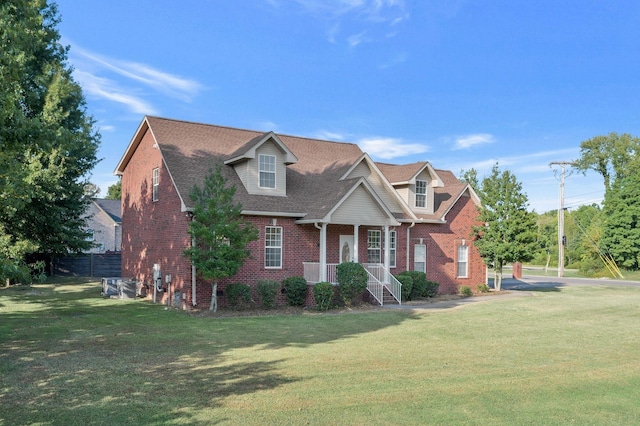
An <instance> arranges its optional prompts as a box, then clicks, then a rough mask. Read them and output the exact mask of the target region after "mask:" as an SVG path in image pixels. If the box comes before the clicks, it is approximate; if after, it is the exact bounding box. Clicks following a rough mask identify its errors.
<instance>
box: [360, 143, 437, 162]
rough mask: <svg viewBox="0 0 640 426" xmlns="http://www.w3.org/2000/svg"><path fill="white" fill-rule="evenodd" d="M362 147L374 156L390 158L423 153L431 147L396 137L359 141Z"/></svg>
mask: <svg viewBox="0 0 640 426" xmlns="http://www.w3.org/2000/svg"><path fill="white" fill-rule="evenodd" d="M358 145H359V146H360V148H361V149H362V150H363V151H364V152H366V153H368V154H369V155H371V156H373V157H378V158H381V159H384V160H390V159H393V158H398V157H406V156H409V155H413V154H423V153H425V152H428V151H429V147H428V146H426V145H422V144H409V143H403V142H402V140H400V139H396V138H368V139H361V140H360V141H359V142H358Z"/></svg>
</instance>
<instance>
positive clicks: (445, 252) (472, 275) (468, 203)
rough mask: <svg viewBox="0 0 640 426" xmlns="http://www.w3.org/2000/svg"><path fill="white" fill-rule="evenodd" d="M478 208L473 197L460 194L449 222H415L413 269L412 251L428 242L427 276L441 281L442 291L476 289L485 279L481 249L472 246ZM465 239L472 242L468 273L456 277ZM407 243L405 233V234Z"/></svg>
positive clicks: (447, 218)
mask: <svg viewBox="0 0 640 426" xmlns="http://www.w3.org/2000/svg"><path fill="white" fill-rule="evenodd" d="M476 217H477V209H476V206H475V204H474V203H473V201H472V200H471V198H470V197H461V198H460V200H458V202H457V203H456V205H455V206H453V208H452V209H451V211H449V213H448V214H447V217H446V221H447V224H446V225H441V224H416V226H414V227H413V228H412V229H411V236H410V238H411V241H410V253H409V259H410V266H409V268H410V269H413V254H414V253H413V251H414V246H415V244H418V243H419V242H420V240H419V239H420V238H422V243H423V244H425V245H426V246H427V279H428V280H431V281H436V282H438V283H440V288H439V290H438V291H439V293H440V294H454V293H457V292H458V287H459V286H462V285H466V286H469V287H471V288H472V289H473V290H475V289H476V287H477V285H478V284H483V283H484V282H485V279H486V268H485V266H484V263H483V262H482V259H481V258H480V254H479V253H478V250H477V249H476V248H475V247H474V246H473V241H472V239H471V226H473V225H476V224H477V221H476ZM462 240H465V244H466V245H467V246H469V253H468V254H469V259H468V262H469V271H468V277H466V278H458V277H457V254H458V245H460V244H461V243H462ZM404 244H406V237H405V238H404Z"/></svg>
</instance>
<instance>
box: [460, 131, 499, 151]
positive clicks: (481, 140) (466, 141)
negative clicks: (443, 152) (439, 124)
mask: <svg viewBox="0 0 640 426" xmlns="http://www.w3.org/2000/svg"><path fill="white" fill-rule="evenodd" d="M493 142H495V138H494V137H493V135H490V134H488V133H478V134H474V135H467V136H462V137H460V138H458V139H456V144H455V146H454V147H453V149H454V150H458V149H469V148H471V147H473V146H476V145H484V144H488V143H493Z"/></svg>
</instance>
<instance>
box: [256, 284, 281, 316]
mask: <svg viewBox="0 0 640 426" xmlns="http://www.w3.org/2000/svg"><path fill="white" fill-rule="evenodd" d="M279 290H280V283H279V282H278V281H271V280H261V281H258V293H260V297H261V298H262V306H264V307H265V308H268V309H271V308H275V306H276V295H277V294H278V291H279Z"/></svg>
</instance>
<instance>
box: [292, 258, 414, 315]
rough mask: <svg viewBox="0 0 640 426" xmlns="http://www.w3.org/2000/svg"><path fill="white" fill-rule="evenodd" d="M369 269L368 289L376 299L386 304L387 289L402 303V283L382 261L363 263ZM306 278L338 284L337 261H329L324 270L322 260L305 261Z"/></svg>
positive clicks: (312, 282)
mask: <svg viewBox="0 0 640 426" xmlns="http://www.w3.org/2000/svg"><path fill="white" fill-rule="evenodd" d="M361 265H362V266H363V267H364V269H365V271H367V276H368V280H367V291H369V293H370V294H371V295H372V296H373V297H374V298H375V299H376V301H377V302H378V303H379V304H380V306H384V293H385V290H386V291H387V292H388V293H389V294H390V295H391V296H393V298H394V299H395V300H397V302H398V304H402V300H401V299H402V297H401V291H402V284H401V283H400V281H398V280H397V279H396V277H394V276H393V274H391V272H389V271H388V270H387V269H386V268H385V267H384V265H383V264H381V263H361ZM303 267H304V279H305V280H307V283H311V284H317V283H319V282H322V281H326V282H329V283H331V284H334V285H337V284H338V278H337V267H338V264H337V263H327V264H326V268H325V269H324V270H323V268H322V267H321V264H320V262H303Z"/></svg>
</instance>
